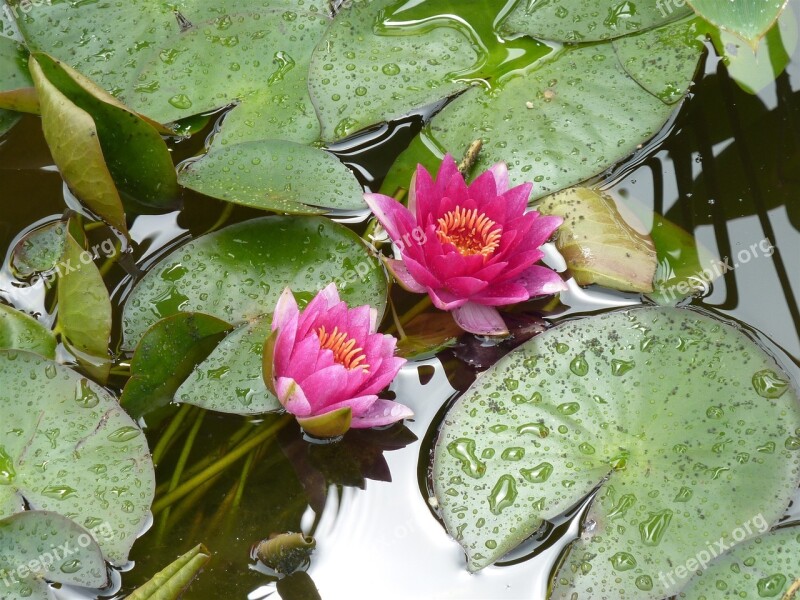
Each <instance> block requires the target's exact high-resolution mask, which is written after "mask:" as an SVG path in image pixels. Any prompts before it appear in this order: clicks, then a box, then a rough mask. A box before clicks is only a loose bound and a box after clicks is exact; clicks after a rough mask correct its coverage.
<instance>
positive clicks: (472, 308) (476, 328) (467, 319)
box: [452, 302, 508, 335]
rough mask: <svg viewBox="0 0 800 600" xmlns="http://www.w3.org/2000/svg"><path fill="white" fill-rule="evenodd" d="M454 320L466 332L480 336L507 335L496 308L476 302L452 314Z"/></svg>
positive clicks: (468, 303)
mask: <svg viewBox="0 0 800 600" xmlns="http://www.w3.org/2000/svg"><path fill="white" fill-rule="evenodd" d="M452 314H453V318H454V319H455V320H456V323H458V326H459V327H461V329H463V330H464V331H469V332H470V333H476V334H478V335H507V334H508V328H507V327H506V324H505V322H504V321H503V317H501V316H500V313H499V312H497V309H496V308H493V307H491V306H483V305H482V304H477V303H475V302H467V303H466V304H464V305H463V306H461V307H459V308H456V309H455V310H453V312H452Z"/></svg>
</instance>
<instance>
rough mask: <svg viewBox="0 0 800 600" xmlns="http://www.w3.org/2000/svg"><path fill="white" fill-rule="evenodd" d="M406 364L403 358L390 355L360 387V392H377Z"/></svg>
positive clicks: (390, 381)
mask: <svg viewBox="0 0 800 600" xmlns="http://www.w3.org/2000/svg"><path fill="white" fill-rule="evenodd" d="M404 364H406V359H405V358H400V357H399V356H391V357H389V358H388V359H387V360H384V361H383V362H382V363H381V367H380V369H379V370H378V371H376V372H375V373H374V375H373V376H372V377H371V378H370V380H369V381H368V382H367V384H366V385H365V386H364V387H363V388H362V389H361V393H362V394H377V393H378V392H380V391H382V390H383V389H384V388H386V387H387V386H388V385H389V384H390V383H392V381H393V380H394V378H395V377H397V373H398V371H400V368H401V367H402V366H403V365H404Z"/></svg>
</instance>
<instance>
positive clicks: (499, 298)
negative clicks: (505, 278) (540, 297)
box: [471, 282, 531, 306]
mask: <svg viewBox="0 0 800 600" xmlns="http://www.w3.org/2000/svg"><path fill="white" fill-rule="evenodd" d="M530 297H531V295H530V292H528V290H527V288H526V287H525V286H524V285H522V284H520V283H517V282H504V283H498V284H495V285H492V286H490V287H489V288H488V289H487V290H485V291H484V292H482V293H480V294H476V295H475V296H473V297H472V298H471V300H472V301H473V302H476V303H478V304H483V305H485V306H507V305H509V304H517V303H519V302H525V301H526V300H527V299H528V298H530Z"/></svg>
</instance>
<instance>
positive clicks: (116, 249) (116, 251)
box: [99, 240, 122, 277]
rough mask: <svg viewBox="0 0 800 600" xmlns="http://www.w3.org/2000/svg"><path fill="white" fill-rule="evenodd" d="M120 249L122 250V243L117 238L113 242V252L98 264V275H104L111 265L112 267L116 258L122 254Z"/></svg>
mask: <svg viewBox="0 0 800 600" xmlns="http://www.w3.org/2000/svg"><path fill="white" fill-rule="evenodd" d="M121 250H122V243H121V242H120V241H119V240H117V241H116V242H115V243H114V254H112V255H111V256H109V257H108V258H107V259H106V261H105V262H104V263H103V264H102V265H100V269H99V271H100V277H105V276H106V275H107V274H108V272H109V271H110V270H111V267H113V266H114V265H115V264H117V260H118V259H119V257H120V256H122V251H121Z"/></svg>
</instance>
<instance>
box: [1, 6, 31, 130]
mask: <svg viewBox="0 0 800 600" xmlns="http://www.w3.org/2000/svg"><path fill="white" fill-rule="evenodd" d="M0 12H2V7H0ZM0 24H2V23H0ZM32 85H33V84H32V83H31V78H30V75H28V71H27V69H26V68H25V62H24V54H23V52H22V50H21V49H20V45H19V44H18V43H17V42H16V41H13V40H10V39H8V38H6V37H2V35H0V106H2V107H7V108H12V107H13V108H17V109H19V108H20V107H19V105H18V103H19V102H20V101H21V100H22V99H23V98H25V97H27V96H29V93H21V92H20V91H19V90H20V89H29V88H30V87H31V86H32ZM18 120H19V115H18V114H17V113H15V112H11V111H8V110H0V136H2V135H3V134H4V133H6V132H7V131H8V130H9V129H11V128H12V127H13V126H14V125H15V124H16V122H17V121H18Z"/></svg>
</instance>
